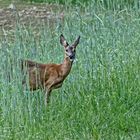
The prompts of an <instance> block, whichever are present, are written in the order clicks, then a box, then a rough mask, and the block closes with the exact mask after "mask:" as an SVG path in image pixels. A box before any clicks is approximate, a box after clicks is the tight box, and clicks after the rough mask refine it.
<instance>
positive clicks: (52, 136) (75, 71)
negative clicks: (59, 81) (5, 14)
mask: <svg viewBox="0 0 140 140" xmlns="http://www.w3.org/2000/svg"><path fill="white" fill-rule="evenodd" d="M94 2H95V1H93V2H92V3H91V4H89V5H88V4H83V5H82V4H80V5H70V6H68V4H66V5H64V7H63V12H64V13H65V16H64V21H63V22H61V21H60V20H59V19H58V20H57V22H56V23H55V24H54V25H53V27H50V25H49V24H47V23H42V26H38V27H37V29H36V30H35V31H34V27H33V26H32V25H30V24H29V25H28V26H24V25H22V24H21V23H20V22H18V19H17V22H16V28H15V29H13V30H12V31H11V32H12V39H11V37H8V36H7V35H6V34H5V30H6V29H5V28H1V29H2V30H1V33H2V34H3V36H1V38H0V60H1V63H0V139H1V140H16V139H17V140H18V139H21V140H32V139H33V140H139V139H140V46H139V44H140V17H139V13H140V11H139V8H138V6H136V5H134V6H131V5H130V6H128V5H126V7H125V6H124V7H123V8H121V7H119V8H118V9H117V8H116V9H114V8H108V7H106V6H105V5H104V4H103V5H101V4H97V3H94ZM116 5H117V4H116ZM123 5H125V3H124V4H123ZM60 11H62V9H58V10H57V12H60ZM61 33H63V34H64V35H65V37H66V39H67V40H68V42H72V41H73V40H74V39H75V38H76V37H77V36H78V35H80V36H81V40H80V44H79V45H78V46H77V52H76V61H75V62H74V64H73V67H72V71H71V73H70V74H69V76H68V77H67V79H66V80H65V81H64V83H63V86H62V88H60V89H57V90H54V91H53V92H52V94H51V101H50V103H49V105H48V106H47V107H46V106H45V105H44V94H43V93H42V91H41V90H38V91H35V92H33V93H32V92H30V91H29V90H26V91H22V84H21V79H22V75H21V72H20V66H19V60H20V59H31V60H34V61H37V62H42V63H49V62H53V63H61V62H62V61H63V57H64V54H63V47H62V46H61V45H60V43H59V36H60V34H61ZM9 74H10V75H9ZM9 77H10V79H9Z"/></svg>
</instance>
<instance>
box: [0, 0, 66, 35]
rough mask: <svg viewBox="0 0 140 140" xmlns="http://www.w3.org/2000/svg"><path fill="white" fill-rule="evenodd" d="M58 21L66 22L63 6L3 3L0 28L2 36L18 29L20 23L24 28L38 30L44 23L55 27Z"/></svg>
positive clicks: (0, 13) (0, 7) (0, 8)
mask: <svg viewBox="0 0 140 140" xmlns="http://www.w3.org/2000/svg"><path fill="white" fill-rule="evenodd" d="M0 3H1V1H0ZM2 5H3V6H2ZM58 20H59V21H60V22H63V20H64V13H63V6H62V5H59V6H58V5H54V4H53V5H51V4H50V5H48V4H27V3H26V4H24V3H9V2H7V3H1V6H0V27H1V29H2V30H1V32H0V35H2V34H3V33H2V32H3V30H4V32H6V34H9V31H10V30H13V29H14V28H15V27H17V24H18V23H20V25H24V26H29V25H30V26H32V25H33V26H34V28H36V27H39V25H42V24H44V23H47V24H49V26H53V24H54V23H55V22H56V21H58ZM33 26H32V27H33Z"/></svg>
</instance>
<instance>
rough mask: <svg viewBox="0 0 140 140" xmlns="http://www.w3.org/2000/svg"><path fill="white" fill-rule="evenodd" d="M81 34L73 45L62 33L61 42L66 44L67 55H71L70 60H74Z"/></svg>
mask: <svg viewBox="0 0 140 140" xmlns="http://www.w3.org/2000/svg"><path fill="white" fill-rule="evenodd" d="M79 40H80V36H79V37H78V38H77V39H76V40H75V41H74V43H73V44H72V45H69V44H68V42H67V41H66V40H65V38H64V36H63V35H62V34H61V35H60V43H61V45H63V46H64V49H65V55H66V57H69V59H70V61H74V59H75V54H76V46H77V45H78V44H79Z"/></svg>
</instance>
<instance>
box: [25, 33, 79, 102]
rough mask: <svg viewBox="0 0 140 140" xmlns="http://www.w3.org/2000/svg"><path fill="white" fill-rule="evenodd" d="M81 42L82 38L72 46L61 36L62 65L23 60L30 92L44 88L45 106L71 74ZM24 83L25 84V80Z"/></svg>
mask: <svg viewBox="0 0 140 140" xmlns="http://www.w3.org/2000/svg"><path fill="white" fill-rule="evenodd" d="M79 40H80V36H79V37H78V38H77V39H76V40H75V42H74V43H73V44H72V45H69V44H68V42H67V41H66V40H65V38H64V36H63V35H62V34H61V35H60V43H61V45H63V46H64V52H65V56H64V61H63V63H61V64H53V63H50V64H41V63H37V62H33V61H30V60H22V71H23V70H24V68H26V69H25V70H26V73H25V74H26V75H27V74H28V76H29V87H30V90H37V89H39V88H42V89H43V90H44V91H45V104H47V103H48V102H49V97H50V94H51V91H52V90H53V89H56V88H59V87H61V86H62V84H63V81H64V80H65V78H66V77H67V76H68V74H69V73H70V70H71V67H72V64H73V61H74V59H75V53H76V46H77V45H78V44H79ZM22 83H23V84H25V79H24V80H23V81H22Z"/></svg>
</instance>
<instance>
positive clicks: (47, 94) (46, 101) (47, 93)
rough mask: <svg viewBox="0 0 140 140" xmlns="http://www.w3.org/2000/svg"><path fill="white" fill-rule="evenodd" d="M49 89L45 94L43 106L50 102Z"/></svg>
mask: <svg viewBox="0 0 140 140" xmlns="http://www.w3.org/2000/svg"><path fill="white" fill-rule="evenodd" d="M51 91H52V90H51V89H47V90H46V93H45V105H47V104H48V103H49V101H50V95H51Z"/></svg>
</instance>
